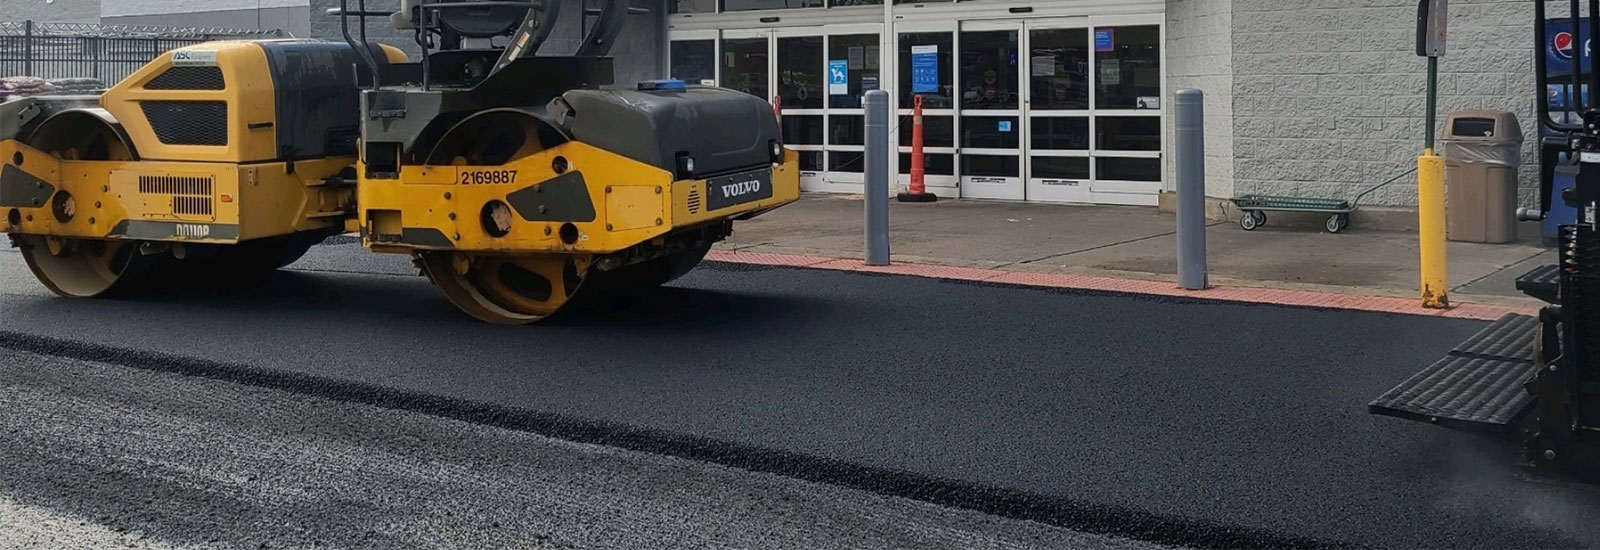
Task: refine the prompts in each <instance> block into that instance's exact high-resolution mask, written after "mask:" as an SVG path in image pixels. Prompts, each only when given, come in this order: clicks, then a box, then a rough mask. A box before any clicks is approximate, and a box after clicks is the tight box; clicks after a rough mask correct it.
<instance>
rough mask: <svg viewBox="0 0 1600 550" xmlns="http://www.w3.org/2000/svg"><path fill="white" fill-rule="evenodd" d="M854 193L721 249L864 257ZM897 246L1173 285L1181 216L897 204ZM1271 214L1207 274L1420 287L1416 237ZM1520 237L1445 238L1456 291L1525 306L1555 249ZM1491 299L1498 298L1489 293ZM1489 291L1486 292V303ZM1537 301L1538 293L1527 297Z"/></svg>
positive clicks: (751, 228) (1374, 287)
mask: <svg viewBox="0 0 1600 550" xmlns="http://www.w3.org/2000/svg"><path fill="white" fill-rule="evenodd" d="M862 207H863V205H862V202H861V198H860V197H859V196H847V195H807V196H805V197H803V198H802V199H801V200H800V201H799V202H797V203H795V204H792V205H789V206H786V207H784V208H781V209H779V210H777V211H774V212H771V213H768V214H766V215H763V216H761V217H758V218H755V219H753V220H749V221H746V222H742V223H739V224H737V226H736V228H735V231H734V236H733V237H732V238H731V239H729V241H728V242H726V243H723V244H722V245H720V248H723V249H729V250H742V251H748V252H768V253H781V254H803V255H814V256H833V257H840V258H859V257H860V256H861V253H862V240H863V237H862V233H861V227H862V216H863V214H862ZM889 217H890V247H891V251H892V252H893V254H894V256H893V257H894V260H895V261H897V262H912V263H932V264H943V265H957V266H973V267H991V268H996V267H997V268H1004V269H1010V270H1018V271H1031V272H1047V273H1077V274H1099V275H1109V276H1121V277H1132V278H1141V279H1151V280H1164V281H1165V280H1172V279H1173V277H1174V276H1175V275H1176V272H1177V267H1176V266H1177V244H1176V236H1175V233H1174V229H1175V226H1176V221H1175V220H1174V219H1173V216H1172V215H1171V214H1165V213H1161V212H1160V211H1158V210H1157V209H1154V208H1128V207H1107V206H1069V205H1051V204H1033V203H1013V202H1002V201H979V200H970V199H964V200H946V201H940V202H938V203H932V204H906V203H899V202H892V201H891V202H890V209H889ZM1289 222H1291V220H1289V219H1285V216H1274V217H1273V218H1272V219H1271V220H1269V222H1268V223H1269V225H1267V226H1265V227H1262V228H1260V229H1257V230H1255V231H1249V232H1246V231H1244V230H1242V229H1240V228H1239V226H1238V225H1237V224H1236V223H1234V222H1233V221H1223V222H1213V223H1212V224H1211V225H1209V226H1208V229H1207V233H1206V234H1207V243H1208V248H1209V256H1210V269H1211V279H1212V281H1213V282H1218V283H1222V284H1234V285H1246V286H1252V285H1253V286H1269V287H1283V288H1308V289H1317V290H1323V291H1329V290H1333V291H1341V289H1342V291H1344V292H1360V293H1366V294H1378V295H1392V296H1410V295H1412V294H1415V293H1416V291H1417V285H1418V279H1419V278H1420V276H1419V274H1418V267H1417V255H1418V252H1417V237H1416V234H1415V233H1414V232H1409V231H1402V232H1391V231H1379V230H1374V229H1369V228H1365V227H1362V226H1359V225H1358V226H1353V227H1352V228H1351V229H1348V230H1346V231H1345V232H1342V233H1339V234H1336V235H1335V234H1328V233H1326V232H1324V231H1320V230H1319V229H1318V228H1316V227H1309V228H1308V227H1301V226H1298V225H1295V224H1292V223H1289ZM1520 229H1521V234H1522V236H1523V239H1522V240H1521V242H1518V243H1514V244H1477V243H1455V242H1452V243H1450V244H1449V257H1450V281H1451V282H1452V283H1453V284H1455V285H1457V286H1456V287H1455V288H1454V289H1453V292H1454V293H1456V294H1461V295H1471V296H1477V297H1480V298H1474V300H1475V301H1488V302H1495V303H1520V302H1519V301H1520V300H1524V299H1529V298H1526V297H1524V296H1523V295H1522V294H1521V293H1520V292H1518V291H1517V290H1516V289H1515V284H1514V283H1515V280H1516V277H1517V276H1519V275H1521V274H1522V273H1523V272H1525V271H1527V270H1528V269H1531V268H1532V267H1533V266H1535V265H1537V264H1538V263H1541V262H1545V261H1549V260H1550V259H1551V258H1553V256H1552V255H1551V253H1548V252H1547V249H1545V248H1543V247H1541V246H1539V244H1538V227H1537V225H1536V224H1531V223H1530V224H1525V225H1524V226H1523V227H1521V228H1520ZM1491 297H1492V298H1491ZM1485 298H1489V299H1487V300H1485ZM1529 300H1531V299H1529Z"/></svg>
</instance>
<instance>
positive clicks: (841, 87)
mask: <svg viewBox="0 0 1600 550" xmlns="http://www.w3.org/2000/svg"><path fill="white" fill-rule="evenodd" d="M828 93H829V94H832V95H849V94H850V60H848V59H830V60H828Z"/></svg>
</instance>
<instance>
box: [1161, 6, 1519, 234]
mask: <svg viewBox="0 0 1600 550" xmlns="http://www.w3.org/2000/svg"><path fill="white" fill-rule="evenodd" d="M1201 1H1206V0H1201ZM1416 7H1417V2H1416V0H1362V1H1359V2H1356V1H1351V0H1232V8H1233V9H1232V14H1233V27H1232V37H1231V38H1232V42H1233V57H1232V69H1233V79H1234V88H1233V106H1232V114H1233V117H1234V118H1233V135H1234V143H1233V153H1234V171H1233V174H1234V180H1233V181H1234V183H1233V187H1234V188H1233V191H1234V192H1236V193H1269V194H1282V195H1293V196H1315V197H1349V196H1353V195H1354V194H1355V193H1356V192H1357V191H1359V190H1360V189H1361V188H1363V187H1365V186H1367V185H1370V184H1374V183H1377V182H1380V181H1383V180H1385V179H1388V178H1389V177H1391V176H1393V175H1395V174H1399V173H1401V172H1404V171H1405V170H1408V169H1410V168H1412V167H1413V166H1414V165H1415V157H1416V156H1417V154H1418V153H1420V152H1421V149H1422V140H1423V133H1424V131H1423V130H1424V128H1423V124H1424V116H1423V112H1424V103H1425V95H1424V91H1425V82H1426V80H1425V74H1426V61H1425V60H1424V59H1423V58H1419V57H1416V55H1415V42H1414V41H1415V37H1414V35H1415V25H1416ZM1532 9H1533V8H1532V3H1531V2H1527V1H1525V0H1455V1H1453V2H1451V3H1450V22H1449V25H1450V28H1449V32H1450V41H1449V51H1448V53H1447V55H1446V57H1444V58H1443V59H1441V62H1440V80H1439V113H1440V117H1439V121H1440V124H1441V126H1442V123H1443V120H1444V115H1446V114H1448V113H1450V112H1451V111H1455V110H1460V109H1496V110H1510V111H1514V112H1516V113H1517V116H1518V117H1519V118H1520V119H1521V121H1522V126H1523V133H1524V134H1525V135H1527V136H1530V137H1531V136H1534V135H1535V134H1534V130H1535V126H1534V122H1535V121H1534V118H1533V116H1534V115H1533V108H1534V103H1533V102H1534V101H1535V100H1536V99H1538V98H1542V96H1536V95H1534V94H1535V90H1534V89H1533V55H1534V48H1533V39H1532V36H1531V30H1530V29H1531V26H1532V21H1533V19H1532V18H1533V15H1532ZM1169 55H1171V54H1169ZM1533 151H1534V148H1533V143H1532V140H1531V139H1530V140H1529V142H1528V143H1527V144H1526V145H1525V146H1524V148H1523V155H1522V157H1523V164H1524V169H1523V171H1522V173H1521V186H1522V200H1523V203H1524V204H1532V202H1533V200H1534V198H1533V197H1534V196H1535V194H1536V193H1537V191H1536V187H1535V185H1536V184H1537V168H1536V160H1537V159H1536V158H1535V156H1534V152H1533ZM1371 204H1377V205H1393V206H1414V205H1415V204H1416V187H1415V178H1410V177H1408V178H1405V179H1403V180H1402V181H1401V182H1399V183H1398V184H1396V185H1391V186H1389V187H1387V188H1385V189H1383V190H1381V191H1380V192H1379V193H1376V194H1375V196H1374V197H1372V201H1371Z"/></svg>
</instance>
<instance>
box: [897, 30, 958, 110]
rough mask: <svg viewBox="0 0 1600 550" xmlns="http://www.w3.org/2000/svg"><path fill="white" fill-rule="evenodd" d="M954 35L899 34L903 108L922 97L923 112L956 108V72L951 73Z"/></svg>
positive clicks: (901, 100) (901, 103)
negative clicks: (913, 99)
mask: <svg viewBox="0 0 1600 550" xmlns="http://www.w3.org/2000/svg"><path fill="white" fill-rule="evenodd" d="M954 44H955V37H954V36H953V33H948V32H912V33H904V34H901V35H900V51H899V59H900V65H899V66H900V67H903V69H902V70H900V71H899V73H900V105H901V107H906V108H909V107H910V106H911V104H912V97H913V96H918V95H920V96H922V107H923V108H924V109H951V108H954V107H955V100H954V88H955V78H954V76H955V73H954V72H952V70H951V63H950V59H951V57H950V56H951V51H952V48H953V47H954Z"/></svg>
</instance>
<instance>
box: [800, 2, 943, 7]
mask: <svg viewBox="0 0 1600 550" xmlns="http://www.w3.org/2000/svg"><path fill="white" fill-rule="evenodd" d="M950 1H952V0H894V5H896V6H898V5H900V4H940V3H945V2H950ZM828 5H829V6H832V7H835V8H844V7H850V6H882V5H883V0H829V2H828Z"/></svg>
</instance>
